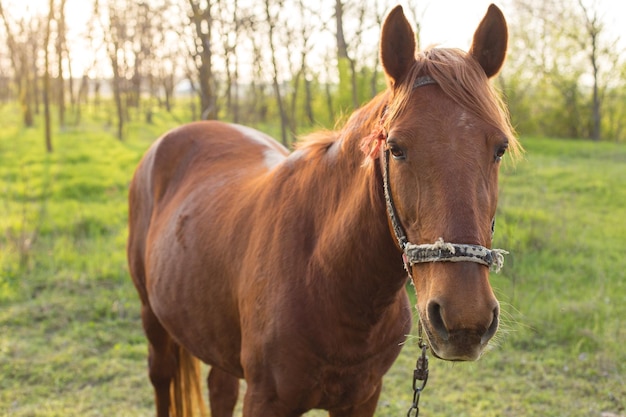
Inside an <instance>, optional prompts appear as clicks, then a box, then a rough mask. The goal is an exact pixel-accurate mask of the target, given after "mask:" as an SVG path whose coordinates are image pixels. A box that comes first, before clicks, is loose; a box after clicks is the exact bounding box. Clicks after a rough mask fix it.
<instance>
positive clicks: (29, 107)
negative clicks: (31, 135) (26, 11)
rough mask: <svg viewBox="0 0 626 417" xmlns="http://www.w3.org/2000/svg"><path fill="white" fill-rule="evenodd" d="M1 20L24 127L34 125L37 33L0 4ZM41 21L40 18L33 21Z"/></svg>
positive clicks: (23, 20)
mask: <svg viewBox="0 0 626 417" xmlns="http://www.w3.org/2000/svg"><path fill="white" fill-rule="evenodd" d="M0 18H1V19H2V21H3V22H4V28H5V32H6V40H7V46H8V49H9V56H10V58H11V64H12V67H13V77H14V80H15V85H16V87H17V93H18V97H19V102H20V105H21V110H22V122H23V123H24V126H26V127H31V126H33V125H34V114H33V113H34V111H35V110H34V108H33V107H34V104H35V100H36V98H37V94H36V91H35V89H36V81H37V80H36V78H37V74H36V72H35V71H34V69H35V67H36V64H35V58H36V51H37V50H38V47H39V46H38V42H37V36H36V33H33V30H32V29H33V27H32V24H33V23H32V22H31V26H28V25H27V22H26V21H25V19H24V18H22V19H19V20H17V21H13V20H12V19H11V18H10V17H9V16H8V15H7V14H6V12H5V11H4V8H3V7H2V3H0ZM32 20H33V21H34V22H38V21H39V17H36V18H33V19H32Z"/></svg>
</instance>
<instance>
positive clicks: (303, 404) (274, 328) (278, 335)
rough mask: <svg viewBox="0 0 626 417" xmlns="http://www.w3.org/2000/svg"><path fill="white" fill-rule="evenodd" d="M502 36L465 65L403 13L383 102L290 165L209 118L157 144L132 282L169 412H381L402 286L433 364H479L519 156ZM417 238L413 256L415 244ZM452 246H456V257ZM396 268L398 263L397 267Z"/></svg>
mask: <svg viewBox="0 0 626 417" xmlns="http://www.w3.org/2000/svg"><path fill="white" fill-rule="evenodd" d="M506 45H507V27H506V21H505V20H504V17H503V15H502V13H501V12H500V10H499V9H498V8H497V7H495V6H490V7H489V10H488V12H487V14H486V15H485V17H484V19H483V20H482V22H481V23H480V25H479V27H478V29H477V31H476V33H475V35H474V41H473V45H472V48H471V50H470V52H469V53H464V52H462V51H459V50H455V49H438V48H434V49H429V50H427V51H423V52H420V53H418V54H416V51H415V36H414V33H413V31H412V29H411V26H410V25H409V23H408V22H407V20H406V18H405V16H404V14H403V12H402V8H400V7H396V8H395V9H394V10H393V11H391V13H390V14H389V15H388V16H387V18H386V20H385V22H384V25H383V27H382V36H381V43H380V56H381V61H382V65H383V67H384V71H385V74H386V76H387V79H388V85H389V88H388V90H387V91H385V92H383V93H381V94H380V95H379V96H378V97H376V98H374V99H373V100H372V101H371V102H370V103H369V104H367V105H366V106H364V107H363V108H361V109H360V110H358V111H356V112H355V113H354V114H353V115H352V116H351V117H350V119H349V120H348V121H347V123H346V125H345V127H344V128H343V129H342V130H340V131H336V132H325V133H319V134H315V135H313V136H312V137H311V138H309V140H308V141H306V142H305V143H304V144H302V145H301V146H300V147H299V148H298V149H297V150H296V151H295V152H293V153H291V154H290V153H289V152H288V151H287V150H286V149H284V148H283V147H281V146H279V145H278V144H277V143H276V142H275V141H274V140H272V139H271V138H269V137H267V136H265V135H264V134H262V133H260V132H257V131H255V130H253V129H250V128H247V127H243V126H238V125H232V124H226V123H220V122H198V123H192V124H188V125H185V126H182V127H180V128H177V129H174V130H172V131H170V132H169V133H167V134H166V135H164V136H163V137H162V138H160V139H159V140H158V141H157V142H156V143H155V144H154V145H153V146H152V147H151V148H150V150H149V151H148V152H147V153H146V155H145V156H144V158H143V160H142V161H141V163H140V165H139V167H138V168H137V171H136V173H135V176H134V178H133V181H132V184H131V188H130V198H129V199H130V220H129V224H130V236H129V240H128V259H129V265H130V271H131V274H132V277H133V280H134V283H135V286H136V287H137V290H138V292H139V295H140V297H141V302H142V319H143V326H144V328H145V332H146V336H147V338H148V341H149V375H150V380H151V382H152V384H153V386H154V390H155V398H156V407H157V415H158V416H159V417H162V416H167V415H168V414H169V413H172V414H174V415H177V416H179V415H187V414H188V413H190V412H191V411H193V410H196V409H199V408H202V407H203V405H202V404H201V403H202V396H201V394H200V389H199V386H200V382H199V380H198V378H199V372H198V369H199V368H198V363H199V361H198V360H200V361H202V362H204V363H206V364H209V365H210V366H211V370H210V372H209V376H208V386H209V398H210V406H211V415H212V416H213V417H223V416H232V413H233V408H234V406H235V403H236V401H237V396H238V392H239V379H241V378H243V379H245V380H246V383H247V389H246V393H245V398H244V403H243V415H244V416H246V417H250V416H298V415H301V414H303V413H305V412H306V411H307V410H310V409H313V408H321V409H326V410H329V412H330V416H332V417H339V416H372V415H373V414H374V411H375V408H376V404H377V400H378V397H379V394H380V390H381V385H382V377H383V375H384V374H385V372H387V370H388V369H389V367H390V366H391V364H392V363H393V361H394V360H395V358H396V357H397V355H398V353H399V352H400V348H401V345H402V343H403V342H404V340H405V337H406V335H407V334H408V333H409V331H410V329H411V317H412V312H411V307H410V305H409V301H408V299H407V294H406V292H405V283H406V282H407V271H406V270H405V266H404V265H403V261H402V260H403V258H404V264H405V265H406V268H407V269H408V272H409V273H410V275H411V276H412V279H413V283H414V285H415V290H416V292H417V299H418V304H417V309H418V312H419V316H420V317H421V321H422V324H423V328H424V331H425V334H426V336H427V339H428V342H429V344H430V346H431V347H432V350H433V352H434V353H435V354H436V355H437V356H439V357H440V358H443V359H447V360H475V359H477V358H478V357H479V356H480V354H481V353H482V351H483V350H484V348H485V346H486V344H487V342H488V340H489V339H490V338H491V337H492V336H493V334H494V333H495V331H496V329H497V326H498V302H497V300H496V298H495V297H494V294H493V291H492V289H491V287H490V284H489V268H488V266H491V265H492V264H498V263H499V261H500V259H499V257H500V256H501V255H500V253H499V252H497V251H492V250H491V249H490V247H491V238H492V220H493V218H494V216H495V212H496V203H497V194H498V186H497V182H498V169H499V162H500V159H501V157H502V155H503V153H504V152H505V150H506V149H507V147H508V148H509V149H511V150H515V149H516V148H517V147H518V145H517V142H516V141H515V138H514V136H513V134H512V129H511V126H510V123H509V120H508V115H507V112H506V111H505V110H504V107H503V105H502V102H501V100H500V99H499V97H498V95H497V94H496V93H495V91H494V90H493V89H492V87H491V86H490V83H489V80H488V79H489V78H490V77H493V76H494V75H495V74H496V73H497V72H498V71H499V70H500V67H501V65H502V63H503V60H504V56H505V51H506ZM411 242H412V243H411ZM447 242H454V243H447ZM403 252H404V254H403Z"/></svg>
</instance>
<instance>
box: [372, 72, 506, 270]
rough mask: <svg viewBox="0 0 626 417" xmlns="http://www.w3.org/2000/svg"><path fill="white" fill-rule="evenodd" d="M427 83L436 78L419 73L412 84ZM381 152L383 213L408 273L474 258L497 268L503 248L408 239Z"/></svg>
mask: <svg viewBox="0 0 626 417" xmlns="http://www.w3.org/2000/svg"><path fill="white" fill-rule="evenodd" d="M431 84H437V82H436V81H435V80H434V79H433V78H431V77H429V76H423V77H419V78H417V80H415V83H414V84H413V88H414V89H415V88H418V87H422V86H425V85H431ZM382 154H383V167H384V169H383V187H384V191H385V201H386V203H387V215H388V216H389V221H390V222H391V226H392V228H393V233H394V235H395V237H396V240H397V241H398V245H399V246H400V249H401V250H402V253H403V256H402V258H403V260H404V267H405V269H406V270H407V272H408V273H409V275H410V274H411V269H410V267H411V266H412V265H415V264H419V263H426V262H476V263H479V264H481V265H485V266H487V267H488V268H490V269H493V270H494V271H495V272H499V271H500V269H501V268H502V265H503V264H504V255H505V254H507V253H508V252H507V251H505V250H503V249H489V248H486V247H484V246H481V245H467V244H460V243H449V242H444V240H443V239H442V238H439V239H437V241H436V242H435V243H433V244H424V245H416V244H414V243H411V242H409V239H408V237H407V236H406V233H405V232H404V229H403V227H402V225H401V224H400V219H399V218H398V214H397V211H396V206H395V204H394V202H393V198H392V195H391V188H390V186H389V149H388V148H386V149H385V150H384V152H383V153H382ZM494 229H495V219H494V220H493V221H492V223H491V234H492V237H493V232H494Z"/></svg>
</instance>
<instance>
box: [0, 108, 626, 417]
mask: <svg viewBox="0 0 626 417" xmlns="http://www.w3.org/2000/svg"><path fill="white" fill-rule="evenodd" d="M85 119H86V120H90V121H91V122H89V123H85V124H84V125H83V126H82V127H80V128H71V127H68V128H65V130H64V131H63V132H62V134H57V135H56V136H55V138H54V144H55V147H56V151H55V153H53V154H52V155H47V154H46V153H45V152H44V146H43V138H42V137H43V136H42V129H41V126H39V127H37V128H34V129H23V128H21V127H18V126H16V125H14V124H11V123H4V124H3V126H4V127H3V130H2V131H1V132H0V274H1V275H0V415H7V416H50V417H51V416H59V415H63V416H74V415H80V416H149V415H154V407H153V403H152V389H151V386H150V383H149V381H148V378H147V373H146V351H147V347H146V343H145V339H144V337H143V332H142V329H141V324H140V317H139V301H138V299H137V296H136V293H135V290H134V288H133V285H132V283H131V281H130V278H129V277H128V273H127V270H126V261H125V252H124V246H125V239H126V235H127V231H126V193H127V191H126V190H127V186H128V182H129V180H130V178H131V176H132V172H133V170H134V167H135V166H136V164H137V162H138V161H139V158H140V157H141V154H142V153H143V151H144V150H145V149H146V148H147V147H148V146H149V144H150V143H151V142H152V141H153V140H154V138H156V137H157V136H158V135H159V134H160V133H162V132H163V131H165V130H166V129H168V128H169V127H172V126H175V125H177V124H179V120H181V117H178V118H174V117H171V116H168V115H166V114H163V113H157V114H155V124H154V125H142V124H136V125H132V124H131V125H130V126H129V127H128V129H127V134H128V138H129V139H128V140H127V141H126V142H119V141H118V140H116V139H115V138H114V129H113V128H112V127H111V126H110V125H109V123H108V122H107V117H106V113H105V115H102V114H100V115H99V116H98V117H96V116H94V115H93V114H92V115H88V114H87V115H85ZM0 120H2V121H10V120H19V118H18V117H17V113H16V112H15V109H14V108H12V107H11V106H7V105H5V106H4V107H0ZM523 143H524V146H525V147H526V149H527V154H526V157H525V159H524V160H523V161H520V162H519V163H517V165H516V166H515V167H513V166H511V165H507V166H505V167H504V169H503V172H502V175H501V199H500V208H499V213H498V217H497V230H496V242H495V245H496V246H497V247H502V248H505V249H508V250H510V252H511V254H510V255H509V256H508V257H507V260H506V265H505V268H504V269H503V271H502V272H501V273H500V274H499V275H494V276H493V277H492V283H493V286H494V288H495V289H496V292H497V294H498V297H499V299H500V300H501V301H502V310H503V325H502V328H501V330H500V332H499V336H498V338H497V339H498V340H497V341H496V343H495V346H494V348H493V349H492V350H491V351H490V352H489V353H488V354H486V355H485V356H484V357H483V358H482V359H481V360H480V361H479V362H476V363H448V362H442V361H439V360H436V359H432V358H431V363H430V372H431V374H430V380H429V382H428V385H427V387H426V390H425V391H424V394H423V396H422V400H421V403H420V406H421V414H420V415H422V416H455V417H459V416H485V417H496V416H580V417H582V416H598V417H601V416H603V414H602V413H606V414H604V416H624V415H626V412H625V411H624V407H626V376H625V375H626V365H625V364H626V349H625V348H624V345H625V344H626V323H624V321H625V319H626V303H625V302H624V300H625V299H626V283H625V280H624V278H625V275H626V272H625V271H626V257H625V256H623V252H624V247H626V187H624V185H625V181H626V165H625V163H626V147H624V146H619V145H615V144H606V143H598V144H595V143H590V142H582V141H566V140H547V139H538V138H523ZM416 345H417V343H416V340H415V338H411V339H409V340H408V341H407V344H406V347H405V349H404V350H403V353H402V355H401V356H400V358H399V359H398V361H397V362H396V364H395V365H394V367H393V368H392V370H391V372H390V373H389V374H388V376H387V378H386V381H385V388H384V392H383V394H382V396H381V400H380V404H379V409H378V412H377V415H378V416H398V415H406V411H407V409H408V407H409V404H410V401H411V399H412V396H411V375H412V369H413V367H414V364H415V359H416V358H417V346H416ZM310 414H311V415H323V413H320V412H312V413H310Z"/></svg>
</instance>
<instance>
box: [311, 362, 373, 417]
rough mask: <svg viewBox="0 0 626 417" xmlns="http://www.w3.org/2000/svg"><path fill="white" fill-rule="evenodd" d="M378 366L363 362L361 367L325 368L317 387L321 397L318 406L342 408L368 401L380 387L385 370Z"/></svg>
mask: <svg viewBox="0 0 626 417" xmlns="http://www.w3.org/2000/svg"><path fill="white" fill-rule="evenodd" d="M377 368H378V367H377V366H372V365H371V364H363V365H362V366H359V367H351V368H337V367H329V368H326V369H323V370H322V372H321V379H320V383H319V386H318V387H317V388H316V390H317V391H318V393H319V398H320V403H319V405H318V407H320V408H323V409H332V408H342V407H347V406H351V405H354V404H360V403H362V402H364V401H366V400H367V399H369V398H370V397H371V396H372V395H373V394H374V393H375V392H376V391H377V390H378V389H379V387H380V384H381V378H382V376H383V374H384V372H383V371H381V370H379V369H377Z"/></svg>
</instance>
